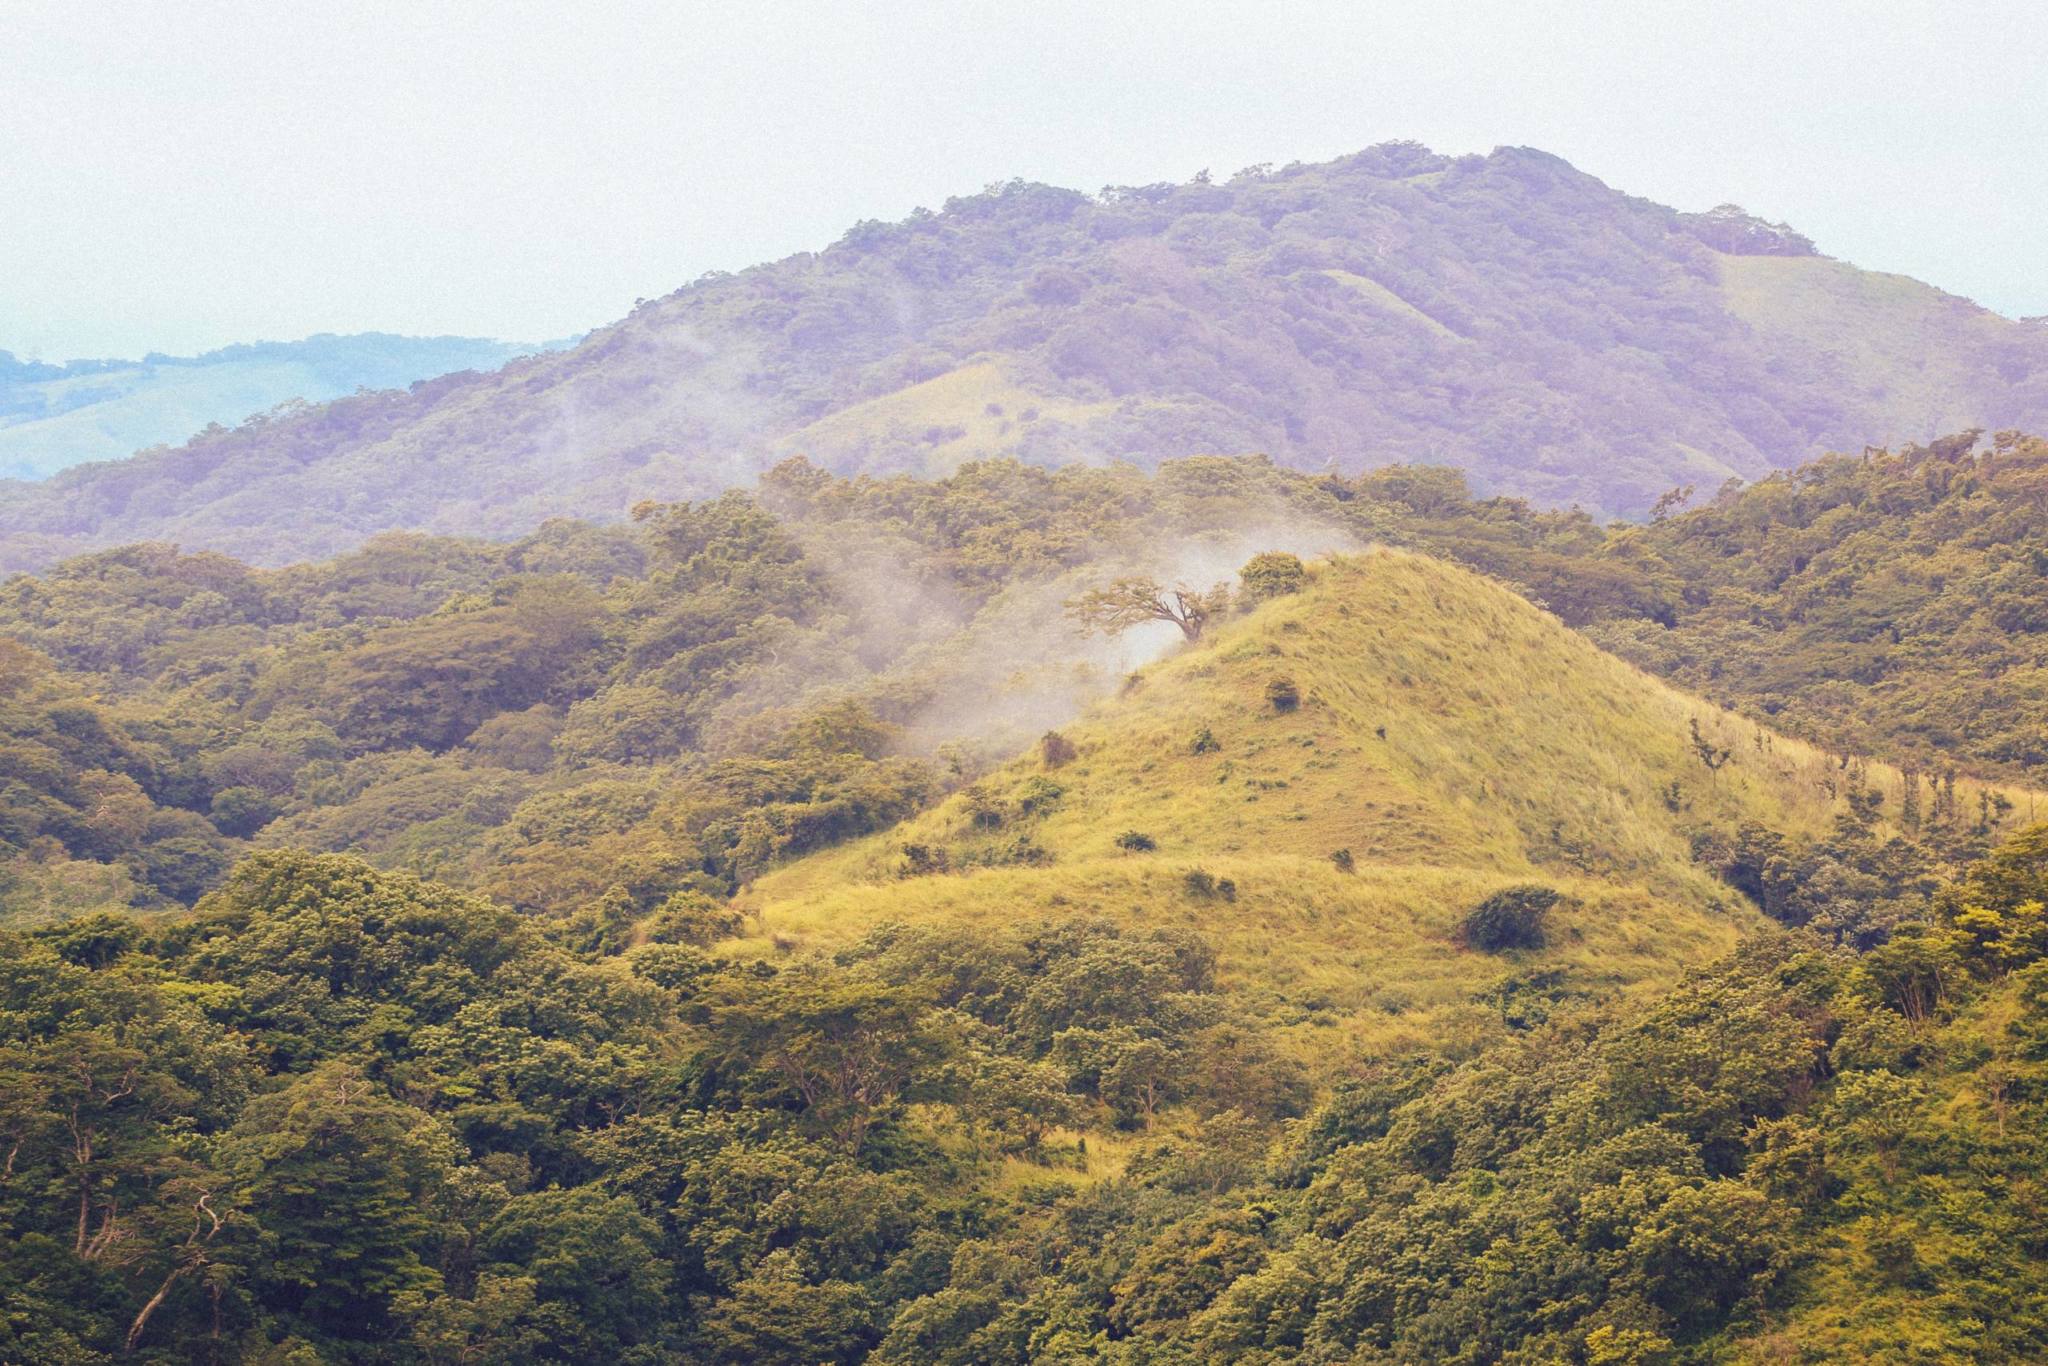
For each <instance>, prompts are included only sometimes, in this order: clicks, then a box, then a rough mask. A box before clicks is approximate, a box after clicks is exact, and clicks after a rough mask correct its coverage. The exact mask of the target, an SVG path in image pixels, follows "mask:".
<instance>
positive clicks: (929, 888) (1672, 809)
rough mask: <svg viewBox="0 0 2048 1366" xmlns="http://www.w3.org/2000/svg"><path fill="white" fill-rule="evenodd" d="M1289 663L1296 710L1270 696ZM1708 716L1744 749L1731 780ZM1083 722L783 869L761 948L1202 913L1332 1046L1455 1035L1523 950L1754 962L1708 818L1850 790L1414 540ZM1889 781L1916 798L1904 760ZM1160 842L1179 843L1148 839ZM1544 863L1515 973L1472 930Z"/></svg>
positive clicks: (1775, 821) (1357, 560)
mask: <svg viewBox="0 0 2048 1366" xmlns="http://www.w3.org/2000/svg"><path fill="white" fill-rule="evenodd" d="M1283 681H1284V682H1285V683H1287V684H1291V685H1292V687H1293V689H1294V690H1295V691H1296V693H1297V694H1298V697H1299V701H1298V704H1297V705H1296V706H1294V707H1293V708H1292V709H1291V710H1283V709H1281V708H1280V707H1278V706H1276V705H1275V703H1274V701H1273V700H1272V698H1271V697H1270V696H1269V691H1270V690H1271V689H1273V688H1274V686H1275V685H1276V684H1278V683H1281V682H1283ZM1695 724H1697V726H1698V727H1699V730H1698V734H1699V736H1700V737H1701V740H1702V742H1703V743H1705V744H1706V745H1708V746H1709V747H1711V749H1713V750H1715V751H1725V752H1727V753H1728V754H1729V755H1730V756H1731V757H1730V758H1728V759H1727V761H1726V762H1725V765H1724V766H1723V767H1721V768H1720V769H1719V770H1718V771H1713V770H1710V769H1709V768H1708V767H1707V765H1706V763H1705V762H1704V761H1703V760H1702V758H1701V756H1700V754H1699V753H1698V752H1696V748H1695V744H1694V740H1693V735H1694V731H1693V729H1692V728H1693V726H1694V725H1695ZM1064 735H1065V737H1066V738H1067V739H1068V740H1069V741H1070V742H1071V743H1072V744H1073V745H1074V746H1075V748H1076V750H1077V754H1076V757H1074V758H1073V759H1072V760H1071V761H1069V762H1066V763H1063V764H1060V765H1058V766H1056V767H1054V766H1049V765H1048V764H1047V763H1046V760H1045V758H1044V757H1043V755H1042V754H1041V753H1040V752H1039V751H1036V750H1034V751H1033V752H1032V753H1030V754H1028V755H1026V756H1025V757H1022V758H1020V759H1018V760H1016V761H1014V762H1012V763H1011V764H1009V765H1008V766H1006V767H1004V768H1002V769H1000V770H998V771H997V772H995V773H992V774H990V775H989V776H988V777H986V778H984V779H983V780H981V781H980V782H978V783H976V784H974V785H973V786H972V787H970V788H969V789H967V790H966V791H964V792H961V793H958V794H956V795H954V796H953V797H952V798H950V799H949V800H947V801H946V802H944V803H943V804H941V805H940V806H938V807H937V808H935V809H933V810H931V811H929V812H927V813H925V814H923V815H920V816H917V817H915V818H913V819H912V820H910V821H908V822H906V823H904V824H903V825H901V826H899V827H897V828H895V829H892V830H890V831H887V832H886V833H883V834H880V835H876V836H872V837H870V838H868V839H866V840H863V841H860V842H858V843H856V844H853V845H851V846H849V847H847V848H844V849H841V850H834V851H828V852H825V853H822V854H818V855H815V856H812V857H810V858H808V859H805V860H802V861H800V862H798V863H796V864H794V865H792V866H790V867H787V868H784V869H781V870H778V871H775V872H772V873H770V874H768V875H767V876H765V877H763V878H761V879H760V880H759V881H758V882H756V883H755V884H754V885H753V887H752V888H751V889H750V890H749V891H748V892H746V893H744V894H743V895H742V897H741V899H740V903H739V904H740V905H741V906H743V907H745V908H748V909H750V910H751V911H752V912H753V913H754V917H755V924H756V926H757V927H758V935H757V939H756V943H755V946H754V947H755V949H756V950H757V951H760V952H767V951H768V944H769V940H770V939H771V938H772V939H773V940H774V941H775V942H777V943H779V944H780V945H782V946H783V947H784V948H788V947H791V946H804V947H822V948H829V947H832V946H835V945H836V946H843V945H845V944H847V943H850V942H852V941H854V940H857V939H858V938H860V937H861V936H862V935H864V934H866V933H868V932H870V931H872V930H874V929H875V928H876V927H877V926H880V925H884V924H888V923H891V922H901V923H906V924H929V923H958V924H965V925H981V926H985V927H990V928H995V927H1000V926H1002V925H1005V924H1009V923H1013V922H1015V921H1017V920H1020V919H1028V918H1031V917H1043V918H1058V917H1062V916H1070V915H1077V914H1078V915H1090V916H1101V917H1104V918H1107V919H1111V920H1115V921H1119V922H1122V923H1125V924H1127V925H1130V926H1158V925H1171V926H1179V927H1184V928H1188V929H1192V930H1196V931H1198V932H1200V933H1201V934H1203V935H1204V936H1206V937H1208V938H1209V939H1210V940H1211V941H1212V942H1214V943H1215V945H1216V946H1217V949H1218V952H1219V956H1220V971H1221V972H1222V974H1223V976H1224V978H1225V979H1226V980H1227V981H1228V982H1230V983H1231V984H1233V985H1234V986H1235V987H1236V988H1237V989H1239V990H1241V991H1244V992H1246V993H1249V994H1250V995H1251V996H1252V997H1253V998H1254V999H1256V1000H1257V1001H1258V1002H1259V1003H1260V1008H1261V1009H1262V1010H1263V1011H1264V1012H1265V1013H1267V1014H1268V1015H1269V1016H1271V1017H1273V1018H1276V1019H1284V1020H1286V1021H1288V1022H1290V1023H1292V1024H1295V1025H1298V1026H1299V1030H1298V1033H1299V1035H1300V1037H1301V1039H1302V1041H1303V1046H1304V1047H1306V1048H1309V1049H1311V1050H1313V1051H1317V1052H1321V1053H1325V1054H1331V1055H1333V1056H1335V1055H1341V1054H1343V1053H1345V1052H1347V1051H1350V1052H1356V1051H1360V1050H1364V1049H1367V1048H1371V1049H1374V1050H1378V1049H1384V1048H1387V1047H1395V1048H1400V1047H1404V1046H1405V1047H1411V1048H1413V1047H1424V1046H1428V1047H1441V1046H1443V1044H1444V1043H1445V1041H1446V1040H1447V1039H1449V1038H1452V1037H1455V1036H1456V1035H1457V1034H1459V1033H1460V1032H1461V1031H1464V1032H1466V1033H1468V1034H1469V1033H1470V1032H1471V1031H1472V1030H1474V1029H1475V1028H1476V1027H1477V1025H1478V1024H1479V1022H1481V1021H1483V1020H1484V1018H1485V1017H1486V1016H1487V1014H1488V1013H1489V1011H1488V1008H1487V1007H1486V1006H1484V1005H1483V1004H1480V1002H1482V1001H1483V998H1484V995H1485V988H1487V987H1488V986H1490V985H1492V984H1493V983H1495V982H1496V981H1497V980H1498V979H1500V978H1501V977H1502V976H1503V975H1504V973H1506V972H1507V970H1508V967H1509V966H1512V967H1513V968H1515V969H1518V970H1529V971H1558V972H1562V973H1563V974H1564V975H1565V979H1566V980H1567V981H1568V982H1570V983H1572V984H1573V986H1574V987H1575V988H1577V989H1579V990H1585V991H1598V992H1605V991H1607V990H1610V989H1613V988H1616V987H1625V986H1629V985H1632V984H1642V983H1656V984H1663V983H1668V982H1670V981H1671V980H1673V978H1674V977H1675V976H1676V974H1677V973H1678V972H1679V971H1681V970H1682V969H1683V968H1684V967H1685V966H1686V965H1688V964H1691V963H1696V962H1700V961H1703V960H1705V959H1708V958H1712V957H1715V956H1718V955H1719V954H1721V953H1723V952H1725V951H1726V950H1727V949H1728V948H1730V947H1731V946H1732V945H1733V943H1734V942H1735V940H1736V938H1737V937H1738V935H1740V934H1741V933H1743V932H1744V931H1746V930H1752V929H1754V928H1755V927H1756V926H1758V925H1759V924H1761V923H1762V922H1761V919H1760V918H1759V917H1758V916H1756V914H1755V913H1754V910H1753V908H1752V907H1751V906H1750V905H1749V903H1748V902H1746V901H1744V900H1743V898H1741V897H1740V896H1738V895H1736V894H1735V893H1733V892H1732V891H1731V890H1730V888H1729V887H1728V886H1727V885H1726V884H1725V883H1723V882H1722V881H1720V880H1719V879H1717V878H1716V877H1714V876H1713V875H1712V874H1711V873H1710V872H1709V871H1708V870H1707V869H1706V868H1705V867H1703V866H1702V864H1701V863H1700V862H1699V861H1698V860H1697V859H1696V858H1695V856H1694V844H1693V836H1694V835H1695V834H1696V833H1697V832H1701V831H1706V830H1721V831H1733V830H1735V829H1736V828H1737V827H1739V826H1740V825H1741V824H1743V823H1744V822H1756V823H1760V824H1762V825H1765V826H1768V827H1770V828H1772V829H1775V830H1780V831H1784V832H1787V833H1792V834H1796V835H1804V836H1813V835H1818V834H1820V833H1821V832H1823V831H1825V830H1826V829H1827V828H1828V826H1829V823H1830V822H1831V821H1832V820H1833V819H1834V817H1835V815H1836V814H1837V813H1839V812H1840V811H1842V810H1843V809H1845V808H1844V802H1843V801H1842V800H1841V798H1842V794H1843V793H1844V792H1845V791H1846V790H1847V788H1848V787H1849V786H1850V779H1849V778H1848V776H1847V775H1846V773H1845V768H1846V764H1847V761H1845V760H1844V759H1841V758H1839V757H1836V756H1830V755H1826V754H1823V753H1821V752H1819V751H1817V750H1815V749H1813V748H1811V747H1809V746H1806V745H1803V744H1800V743H1798V742H1795V741H1790V740H1787V739H1785V738H1783V737H1781V736H1777V735H1774V734H1772V733H1771V732H1769V731H1767V730H1765V729H1763V728H1761V727H1759V726H1756V725H1754V724H1751V723H1749V722H1746V721H1743V720H1740V719H1738V718H1736V717H1734V716H1732V715H1729V714H1727V713H1724V712H1722V711H1721V710H1720V709H1718V708H1716V707H1714V706H1712V705H1711V704H1708V703H1703V702H1701V701H1699V700H1697V699H1695V698H1691V697H1688V696H1686V695H1684V694H1682V693H1679V692H1677V691H1675V690H1673V689H1672V688H1670V687H1668V686H1665V685H1663V684H1661V683H1658V682H1657V681H1655V680H1653V679H1651V678H1650V677H1648V676H1647V675H1645V674H1642V673H1640V672H1639V671H1637V670H1636V669H1634V668H1632V667H1631V666H1629V665H1627V664H1624V663H1622V662H1620V661H1619V660H1616V659H1614V658H1613V657H1611V656H1609V655H1606V654H1603V653H1602V652H1601V651H1599V650H1598V649H1596V648H1594V647H1593V646H1592V645H1590V644H1589V643H1587V642H1586V641H1585V640H1584V639H1583V638H1582V637H1580V636H1578V635H1576V634H1575V633H1573V632H1571V631H1569V630H1567V629H1566V628H1565V627H1563V626H1562V625H1561V624H1560V623H1559V622H1558V621H1557V620H1556V619H1555V618H1553V617H1551V616H1550V615H1549V614H1548V613H1545V612H1543V611H1541V610H1540V609H1537V608H1535V607H1532V606H1531V605H1530V604H1529V603H1528V602H1527V601H1526V600H1524V599H1522V598H1520V597H1518V596H1516V595H1514V594H1513V593H1510V592H1509V591H1507V590H1506V589H1504V588H1501V587H1500V586H1498V585H1497V584H1494V583H1491V582H1489V581H1487V580H1485V579H1482V578H1480V577H1478V576H1477V575H1474V574H1472V573H1470V572H1469V571H1465V570H1461V569H1458V568H1455V567H1453V566H1451V565H1448V564H1445V563H1443V562H1441V561H1436V560H1431V559H1428V558H1426V557H1423V556H1418V555H1414V554H1409V553H1404V552H1396V551H1387V550H1382V551H1377V552H1374V553H1371V554H1367V555H1362V556H1348V557H1339V558H1333V559H1330V560H1327V561H1324V562H1321V563H1320V564H1319V565H1317V566H1316V569H1315V572H1314V577H1313V582H1312V584H1311V586H1310V587H1309V588H1308V589H1307V590H1306V591H1304V592H1302V593H1300V594H1298V595H1293V596H1288V597H1283V598H1281V599H1279V600H1278V601H1275V602H1273V603H1270V604H1268V605H1266V606H1263V607H1261V608H1259V609H1258V610H1257V611H1255V612H1254V613H1252V614H1251V615H1249V616H1247V617H1245V618H1243V619H1240V620H1237V621H1233V622H1231V623H1229V624H1227V625H1225V626H1223V627H1221V628H1220V629H1217V630H1215V631H1213V632H1212V633H1211V634H1210V636H1209V637H1208V638H1206V639H1204V640H1203V641H1202V642H1201V643H1200V644H1198V645H1196V646H1195V647H1193V648H1190V649H1187V650H1185V651H1184V652H1181V653H1179V654H1177V655H1176V656H1175V657H1173V658H1170V659H1168V660H1167V661H1165V662H1163V663H1161V664H1158V665H1156V666H1154V667H1152V668H1149V669H1146V670H1144V671H1143V672H1142V673H1140V674H1139V675H1136V676H1134V677H1133V678H1132V680H1131V681H1130V683H1129V685H1128V686H1127V687H1126V688H1125V690H1124V692H1123V694H1122V695H1121V696H1119V697H1117V698H1116V699H1114V700H1112V701H1109V702H1106V703H1103V704H1101V705H1100V706H1098V707H1097V708H1095V709H1094V710H1093V711H1092V712H1091V713H1090V714H1089V715H1088V716H1087V717H1086V718H1085V719H1084V720H1083V721H1081V722H1080V723H1079V724H1077V725H1075V726H1072V727H1070V728H1068V729H1067V730H1066V731H1065V732H1064ZM1857 775H1858V777H1859V779H1860V780H1861V781H1863V782H1867V783H1872V784H1874V785H1876V786H1877V787H1879V788H1883V787H1885V786H1887V785H1890V786H1892V787H1893V789H1894V791H1896V784H1897V782H1898V777H1897V775H1896V774H1894V773H1892V772H1890V771H1889V770H1884V769H1874V768H1871V767H1869V766H1867V765H1859V766H1858V768H1857ZM1894 805H1896V803H1894ZM1128 832H1135V833H1136V834H1140V835H1143V836H1145V837H1147V839H1149V840H1150V841H1152V843H1153V845H1154V846H1155V847H1153V848H1150V849H1146V850H1143V851H1133V850H1131V849H1128V848H1125V847H1120V846H1119V843H1118V841H1119V839H1120V838H1125V839H1126V840H1127V834H1128ZM1127 842H1128V841H1127ZM906 851H908V852H906ZM1339 851H1348V853H1349V856H1350V861H1351V867H1350V869H1349V870H1346V869H1343V868H1340V867H1339V866H1338V864H1337V862H1336V861H1335V857H1334V856H1337V855H1338V853H1339ZM1223 880H1227V881H1228V882H1229V883H1230V884H1231V888H1232V891H1233V895H1231V896H1230V897H1228V898H1226V897H1225V896H1223V895H1220V894H1218V893H1217V892H1216V891H1215V890H1214V889H1213V887H1212V886H1210V884H1211V883H1219V884H1220V882H1222V881H1223ZM1528 883H1541V884H1544V885H1547V886H1550V887H1552V888H1554V889H1556V890H1558V891H1560V892H1563V893H1565V894H1566V895H1567V896H1568V897H1569V898H1570V899H1569V900H1568V901H1567V902H1566V903H1565V906H1566V909H1565V910H1563V911H1561V912H1560V913H1559V914H1558V915H1557V916H1556V917H1555V925H1556V927H1557V933H1555V934H1554V935H1553V937H1552V941H1551V944H1550V946H1549V947H1548V948H1546V949H1544V950H1542V951H1539V952H1534V953H1530V954H1526V955H1520V954H1518V955H1516V956H1515V959H1514V960H1513V961H1512V963H1511V964H1503V963H1502V962H1500V961H1497V960H1495V959H1493V958H1490V957H1488V956H1487V955H1485V954H1479V953H1473V952H1471V951H1469V950H1468V949H1466V948H1463V947H1461V946H1460V944H1459V942H1458V927H1459V924H1460V922H1461V920H1462V919H1463V917H1464V916H1465V915H1466V914H1467V913H1468V912H1470V911H1471V910H1472V908H1473V907H1475V906H1477V905H1478V904H1479V903H1480V902H1481V901H1483V900H1484V899H1485V898H1487V897H1488V896H1489V895H1491V894H1493V893H1495V892H1499V891H1502V890H1504V889H1507V888H1510V887H1513V886H1516V885H1520V884H1528Z"/></svg>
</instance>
